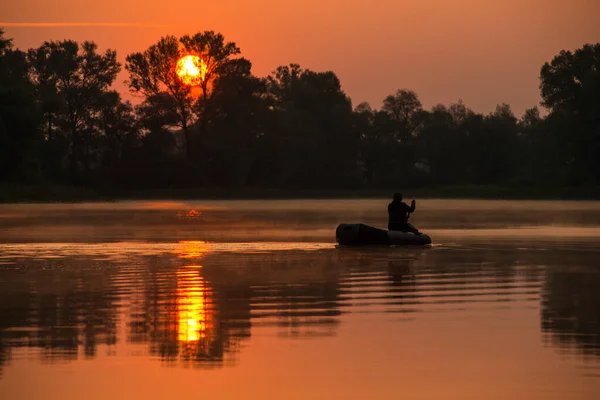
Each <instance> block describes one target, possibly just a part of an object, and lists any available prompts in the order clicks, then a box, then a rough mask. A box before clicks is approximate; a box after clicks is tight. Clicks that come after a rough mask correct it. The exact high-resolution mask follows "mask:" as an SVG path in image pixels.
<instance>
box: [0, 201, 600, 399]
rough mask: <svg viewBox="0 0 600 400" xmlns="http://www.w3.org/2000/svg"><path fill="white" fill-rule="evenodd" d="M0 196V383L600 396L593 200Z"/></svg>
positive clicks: (97, 390)
mask: <svg viewBox="0 0 600 400" xmlns="http://www.w3.org/2000/svg"><path fill="white" fill-rule="evenodd" d="M387 202H388V201H387V200H347V201H342V200H290V201H189V202H159V201H156V202H117V203H83V204H18V205H11V204H7V205H0V398H2V399H37V398H44V399H82V398H85V399H106V398H144V399H163V398H180V397H183V396H185V397H193V398H196V397H201V398H218V399H238V398H244V399H253V398H256V399H258V398H260V399H281V398H287V399H305V398H314V399H332V398H345V399H349V398H356V399H364V398H377V399H391V398H423V399H440V398H456V399H469V398H472V399H481V398H485V399H495V398H497V399H507V398H511V399H518V398H522V399H564V398H573V399H575V398H576V399H596V398H598V397H599V396H600V264H599V262H598V260H599V259H600V258H599V257H600V248H599V247H598V243H599V241H600V202H542V201H464V200H423V201H418V202H417V213H416V214H415V215H414V217H413V218H411V222H413V223H414V224H415V225H417V226H418V227H419V228H420V229H421V230H422V231H424V232H426V233H428V234H430V236H431V237H432V239H433V242H434V245H433V246H431V247H427V248H421V247H408V248H393V247H392V248H338V247H336V245H335V228H336V226H337V224H338V223H340V222H349V223H354V222H363V223H367V224H370V225H374V226H378V227H385V225H386V205H387Z"/></svg>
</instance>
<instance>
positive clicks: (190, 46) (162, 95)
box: [125, 31, 240, 158]
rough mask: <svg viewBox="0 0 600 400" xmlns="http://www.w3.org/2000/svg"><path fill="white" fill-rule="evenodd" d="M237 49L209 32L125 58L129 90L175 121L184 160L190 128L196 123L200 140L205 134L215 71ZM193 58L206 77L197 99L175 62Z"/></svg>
mask: <svg viewBox="0 0 600 400" xmlns="http://www.w3.org/2000/svg"><path fill="white" fill-rule="evenodd" d="M239 53H240V49H239V48H238V47H237V46H236V45H235V43H232V42H225V40H224V37H223V35H221V34H219V33H215V32H213V31H206V32H199V33H196V34H195V35H193V36H190V35H185V36H182V37H181V38H179V39H177V38H176V37H175V36H166V37H163V38H161V39H160V40H159V41H158V43H156V44H154V45H152V46H150V47H149V48H148V49H147V50H146V51H144V52H143V53H139V52H138V53H133V54H129V55H128V56H127V63H126V65H125V68H126V69H127V71H128V72H129V82H128V83H129V87H130V89H131V90H132V91H133V92H134V93H140V94H142V95H143V96H144V97H145V98H146V101H149V102H150V103H154V104H156V103H157V102H161V104H162V107H164V108H165V109H168V110H170V113H171V114H172V115H175V116H176V117H177V127H178V128H179V129H181V131H182V132H183V137H184V146H185V152H186V155H187V157H188V158H191V157H192V154H193V151H192V149H193V147H195V146H194V143H193V139H194V138H193V128H194V126H195V124H196V123H198V122H199V125H198V128H197V131H198V133H199V135H200V136H202V135H203V134H204V132H205V129H206V126H207V124H208V121H209V119H210V116H209V114H210V106H211V89H212V86H213V84H214V81H215V79H216V78H217V76H218V72H219V68H221V66H222V65H224V64H225V63H226V62H227V61H229V60H230V59H231V58H232V57H233V56H234V55H237V54H239ZM190 54H191V55H196V56H198V57H200V58H201V60H202V62H203V63H204V65H205V66H206V74H205V76H204V79H203V81H202V83H201V85H200V90H201V95H200V96H197V95H196V93H195V90H194V88H193V87H192V86H189V85H186V84H184V83H183V82H182V81H181V80H180V79H179V77H178V76H177V71H176V65H177V61H178V60H179V59H180V58H181V57H183V56H184V55H190Z"/></svg>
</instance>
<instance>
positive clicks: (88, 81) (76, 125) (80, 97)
mask: <svg viewBox="0 0 600 400" xmlns="http://www.w3.org/2000/svg"><path fill="white" fill-rule="evenodd" d="M97 49H98V47H97V45H96V44H95V43H93V42H87V41H86V42H83V44H82V45H81V46H80V45H79V43H77V42H75V41H71V40H64V41H57V42H45V43H44V44H43V45H42V46H40V47H39V48H37V49H32V50H30V51H29V59H30V62H31V64H32V67H33V77H34V79H35V82H36V84H37V86H38V88H39V93H40V100H41V102H42V109H43V110H44V114H45V121H44V124H45V125H46V127H45V129H44V131H45V132H46V138H47V140H48V141H49V142H51V141H53V140H54V139H55V138H56V136H58V137H60V138H62V139H63V144H64V146H67V148H64V147H62V148H59V149H58V151H61V152H62V154H63V155H65V156H67V157H68V165H69V172H70V176H71V179H75V180H76V181H80V180H81V179H82V177H83V175H84V174H85V173H86V172H87V171H88V170H89V169H90V167H91V166H92V165H93V164H94V163H95V162H97V156H98V154H96V153H97V151H96V150H97V146H96V145H95V141H96V140H97V138H98V135H100V134H101V133H100V132H99V125H100V124H101V117H102V115H101V113H102V109H103V107H104V106H105V105H106V103H107V102H108V103H109V102H110V101H111V100H110V99H118V95H116V93H115V92H114V91H111V90H110V86H111V84H112V83H113V81H114V80H115V78H116V76H117V73H118V72H119V70H120V64H119V63H118V62H117V54H116V52H115V51H114V50H110V49H109V50H107V51H106V52H105V53H104V54H99V53H98V51H97ZM107 97H109V98H110V99H107ZM117 101H118V100H117ZM51 150H56V149H51Z"/></svg>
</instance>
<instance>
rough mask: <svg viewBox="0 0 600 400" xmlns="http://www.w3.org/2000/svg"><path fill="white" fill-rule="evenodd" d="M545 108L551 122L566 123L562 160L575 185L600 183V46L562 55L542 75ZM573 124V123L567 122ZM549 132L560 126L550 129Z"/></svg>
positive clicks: (560, 160) (560, 142)
mask: <svg viewBox="0 0 600 400" xmlns="http://www.w3.org/2000/svg"><path fill="white" fill-rule="evenodd" d="M540 80H541V84H540V89H541V94H542V99H543V103H542V104H543V105H545V106H546V107H549V108H550V109H551V114H553V115H552V116H551V118H552V119H553V120H555V121H558V122H559V123H560V122H562V121H565V122H566V125H570V126H569V127H565V129H566V130H568V131H569V132H566V131H563V132H561V133H560V139H558V143H557V145H559V146H560V147H561V149H560V151H558V152H559V153H561V154H560V155H559V160H557V162H559V163H561V164H563V165H564V166H565V167H566V168H567V169H568V171H569V172H568V173H567V174H568V177H567V181H568V183H571V184H578V183H590V182H596V183H598V182H600V160H599V157H598V154H599V153H600V139H599V138H600V43H596V44H594V45H590V44H586V45H584V46H583V47H582V48H580V49H577V50H575V51H574V52H571V51H565V50H563V51H561V52H560V54H558V55H557V56H556V57H554V58H553V59H552V61H551V62H550V63H545V64H544V66H543V67H542V69H541V73H540ZM567 121H570V122H567ZM545 129H547V130H548V131H549V132H552V131H554V130H555V129H556V126H555V125H554V126H552V125H549V124H548V125H547V126H546V128H545Z"/></svg>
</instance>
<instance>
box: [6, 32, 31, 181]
mask: <svg viewBox="0 0 600 400" xmlns="http://www.w3.org/2000/svg"><path fill="white" fill-rule="evenodd" d="M28 72H29V64H28V63H27V59H26V54H25V53H24V52H22V51H20V50H16V49H13V45H12V40H11V39H7V38H5V37H4V32H3V30H2V29H0V179H1V180H3V181H4V180H8V179H13V180H22V179H27V178H32V177H33V176H32V175H33V174H34V173H35V170H36V169H37V168H38V167H37V159H38V157H37V155H38V153H37V151H38V150H39V148H40V144H41V134H40V130H39V124H40V113H39V109H38V107H37V104H36V101H35V96H34V88H33V85H32V83H31V80H30V79H29V75H28Z"/></svg>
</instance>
